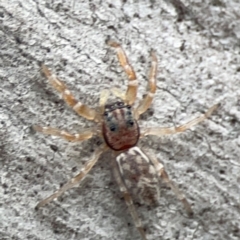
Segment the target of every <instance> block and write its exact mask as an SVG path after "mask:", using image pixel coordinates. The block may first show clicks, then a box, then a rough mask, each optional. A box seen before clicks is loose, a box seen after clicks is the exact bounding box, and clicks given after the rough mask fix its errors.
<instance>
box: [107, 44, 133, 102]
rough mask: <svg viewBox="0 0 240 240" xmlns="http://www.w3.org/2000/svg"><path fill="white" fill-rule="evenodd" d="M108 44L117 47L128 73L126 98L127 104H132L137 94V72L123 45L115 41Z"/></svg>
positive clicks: (119, 56)
mask: <svg viewBox="0 0 240 240" xmlns="http://www.w3.org/2000/svg"><path fill="white" fill-rule="evenodd" d="M108 45H110V46H111V47H114V48H115V49H116V52H117V56H118V60H119V62H120V65H121V66H122V67H123V69H124V71H125V72H126V74H127V75H128V79H129V82H128V89H127V92H126V97H125V99H126V103H127V104H129V105H132V104H133V103H134V102H135V100H136V96H137V88H138V81H137V78H136V74H135V72H134V70H133V67H132V66H131V65H130V63H129V62H128V59H127V56H126V54H125V52H124V50H123V49H122V47H121V45H120V44H119V43H117V42H114V41H108Z"/></svg>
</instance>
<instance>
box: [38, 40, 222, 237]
mask: <svg viewBox="0 0 240 240" xmlns="http://www.w3.org/2000/svg"><path fill="white" fill-rule="evenodd" d="M108 44H109V45H110V46H111V47H113V48H115V49H116V52H117V56H118V59H119V62H120V64H121V66H122V67H123V69H124V71H125V72H126V74H127V76H128V79H129V81H128V88H127V91H126V93H122V92H121V91H119V90H118V89H117V90H116V89H115V90H113V89H112V92H113V93H114V94H115V95H116V96H117V97H119V98H120V99H122V101H121V102H115V103H113V104H106V102H107V99H108V94H107V92H108V91H103V92H102V93H101V95H100V101H99V102H100V109H101V110H100V112H99V111H96V110H95V109H92V108H90V107H88V106H86V105H85V104H83V103H81V102H78V101H77V100H76V99H75V98H74V96H73V95H72V94H71V92H70V91H69V90H68V89H67V87H66V85H65V84H64V83H63V82H62V81H61V80H60V79H58V78H57V77H56V76H55V75H54V74H52V73H51V71H50V70H49V69H48V68H47V67H46V66H44V65H43V66H42V69H43V72H44V74H45V75H46V77H47V78H48V80H49V82H50V83H51V84H52V85H53V87H54V88H55V89H56V90H57V91H58V92H60V93H61V94H62V97H63V99H64V100H65V101H66V103H67V104H68V105H69V106H70V107H72V108H73V110H74V111H76V112H77V113H78V114H79V115H80V116H82V117H84V118H86V119H88V120H92V121H95V122H96V123H99V122H100V124H98V125H97V126H99V127H93V128H90V129H86V130H84V131H82V132H80V133H77V134H70V133H68V132H66V131H63V130H59V129H56V128H51V127H40V126H35V129H36V130H37V131H39V132H42V133H45V134H49V135H54V136H59V137H62V138H64V139H66V140H68V141H75V142H76V141H78V142H80V141H83V140H87V139H90V138H92V136H94V135H99V136H100V137H102V138H103V139H104V143H103V144H102V145H101V146H100V147H99V148H98V149H96V150H95V152H94V154H93V156H92V158H91V159H89V160H88V161H87V162H86V163H85V165H84V166H83V167H82V169H81V170H80V173H79V174H77V175H76V176H75V177H73V178H72V179H71V180H70V181H69V182H67V183H66V184H65V185H63V186H62V187H61V188H60V189H58V190H57V191H56V192H55V193H54V194H52V195H51V196H49V197H48V198H46V199H44V200H42V201H41V202H39V203H38V205H37V208H39V207H42V206H44V205H45V204H47V203H49V202H51V201H52V200H54V199H56V198H58V197H59V196H60V195H61V194H63V193H64V192H65V191H67V190H68V189H70V188H72V187H73V186H75V185H77V184H78V183H79V182H81V180H82V179H83V178H84V177H85V176H86V175H87V174H88V172H89V171H90V170H91V169H92V167H93V166H94V165H95V164H96V162H97V160H98V159H99V157H100V155H101V154H102V153H103V152H105V151H106V150H111V151H112V153H113V154H112V155H113V156H114V157H115V161H114V160H111V161H110V163H112V164H113V173H114V176H115V178H116V181H117V183H118V185H119V187H120V191H121V193H122V194H123V197H124V199H125V201H126V204H127V206H128V208H129V211H130V214H131V215H132V218H133V221H134V224H135V226H136V228H137V229H138V230H139V233H140V234H141V237H142V239H143V240H146V239H147V237H146V234H145V231H144V228H143V226H142V223H141V220H140V218H139V217H138V214H137V211H136V209H135V207H134V204H133V199H135V197H132V196H131V194H132V195H134V196H135V195H136V196H137V197H138V199H139V198H140V201H141V200H142V201H141V202H145V203H147V204H152V203H155V202H156V201H158V199H159V188H158V183H159V180H160V179H162V180H163V181H164V182H165V183H166V184H167V185H168V186H169V187H170V188H171V189H172V190H173V192H174V193H175V194H176V196H177V197H178V199H179V200H180V201H181V202H182V203H183V205H184V207H185V209H186V211H187V213H188V214H189V215H191V214H192V209H191V205H190V204H189V203H188V201H187V199H186V198H185V196H184V194H183V193H182V192H181V191H180V190H179V189H178V188H177V187H176V186H175V185H174V184H173V183H172V182H171V180H170V179H169V177H168V175H167V173H166V171H165V170H164V167H163V165H162V164H161V163H160V161H159V160H158V159H157V158H156V157H155V156H154V155H152V154H150V155H147V154H146V153H144V152H143V151H142V150H141V149H140V148H139V147H138V146H137V142H138V139H139V138H142V137H144V136H147V135H156V136H162V135H167V134H174V133H179V132H184V131H185V130H187V129H189V128H190V127H192V126H194V125H196V124H198V123H200V122H202V121H203V120H204V119H206V118H207V117H209V116H210V115H211V114H212V112H213V111H214V110H215V109H216V108H217V107H218V105H214V106H212V107H211V108H210V109H209V110H208V111H207V112H206V113H205V114H204V115H202V116H200V117H198V118H195V119H193V120H192V121H189V122H187V123H186V124H183V125H181V126H178V127H141V134H140V133H139V132H140V131H139V126H138V122H137V120H138V118H139V116H140V115H141V114H142V113H144V112H145V111H146V110H147V109H148V108H149V106H150V105H151V103H152V100H153V97H154V94H155V91H156V72H157V57H156V55H155V53H154V52H152V54H151V55H152V64H151V69H150V75H149V81H148V84H149V92H148V94H146V96H145V97H144V99H143V100H142V101H141V103H140V104H139V105H138V106H137V107H136V108H133V107H132V106H133V104H134V102H135V100H136V96H137V88H138V81H137V79H136V74H135V72H134V70H133V68H132V66H131V65H130V64H129V62H128V59H127V57H126V55H125V52H124V51H123V49H122V47H121V46H120V44H118V43H116V42H113V41H109V42H108Z"/></svg>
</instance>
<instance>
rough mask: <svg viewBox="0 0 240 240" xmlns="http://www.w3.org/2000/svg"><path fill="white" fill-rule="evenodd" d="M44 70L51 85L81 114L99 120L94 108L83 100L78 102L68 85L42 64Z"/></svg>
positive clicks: (89, 118)
mask: <svg viewBox="0 0 240 240" xmlns="http://www.w3.org/2000/svg"><path fill="white" fill-rule="evenodd" d="M42 71H43V73H44V74H45V76H46V77H47V78H48V80H49V82H50V83H51V85H52V86H53V87H54V88H55V89H56V90H57V91H58V92H59V93H61V94H62V97H63V99H64V101H65V102H66V103H67V104H68V105H69V106H70V107H72V108H73V110H74V111H75V112H77V113H78V114H79V115H80V116H82V117H84V118H86V119H88V120H93V121H98V119H97V113H96V111H95V110H94V109H91V108H89V107H88V106H87V105H84V104H83V103H81V102H78V101H77V100H76V99H75V98H74V96H73V95H72V93H71V92H70V91H69V90H68V89H67V86H66V85H65V84H64V83H63V82H62V81H61V80H60V79H59V78H58V77H57V76H56V75H55V74H52V72H51V71H50V70H49V69H48V68H47V67H46V66H45V65H42Z"/></svg>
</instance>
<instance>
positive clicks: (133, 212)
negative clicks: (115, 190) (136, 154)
mask: <svg viewBox="0 0 240 240" xmlns="http://www.w3.org/2000/svg"><path fill="white" fill-rule="evenodd" d="M112 162H113V165H114V166H113V174H114V177H115V179H116V181H117V183H118V185H119V188H120V191H121V193H122V194H123V197H124V200H125V202H126V205H127V206H128V209H129V212H130V214H131V216H132V219H133V222H134V224H135V226H136V228H137V229H138V231H139V233H140V235H141V237H142V239H143V240H147V238H146V234H145V231H144V228H143V225H142V222H141V220H140V218H139V216H138V214H137V211H136V208H135V207H134V204H133V200H132V197H131V195H130V193H129V192H128V189H127V187H126V185H125V183H124V182H123V180H122V177H121V174H120V171H119V169H118V165H117V162H116V161H112Z"/></svg>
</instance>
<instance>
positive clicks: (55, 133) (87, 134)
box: [33, 126, 94, 142]
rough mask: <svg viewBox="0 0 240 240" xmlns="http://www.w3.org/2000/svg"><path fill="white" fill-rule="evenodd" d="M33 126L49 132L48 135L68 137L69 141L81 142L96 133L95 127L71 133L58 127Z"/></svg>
mask: <svg viewBox="0 0 240 240" xmlns="http://www.w3.org/2000/svg"><path fill="white" fill-rule="evenodd" d="M33 128H34V130H35V131H38V132H42V133H44V134H48V135H52V136H58V137H61V138H64V139H66V140H67V141H72V142H79V141H84V140H87V139H89V138H91V137H92V136H93V134H94V130H93V129H89V130H84V132H82V133H77V134H70V133H68V132H66V131H64V130H60V129H57V128H51V127H41V126H34V127H33Z"/></svg>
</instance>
